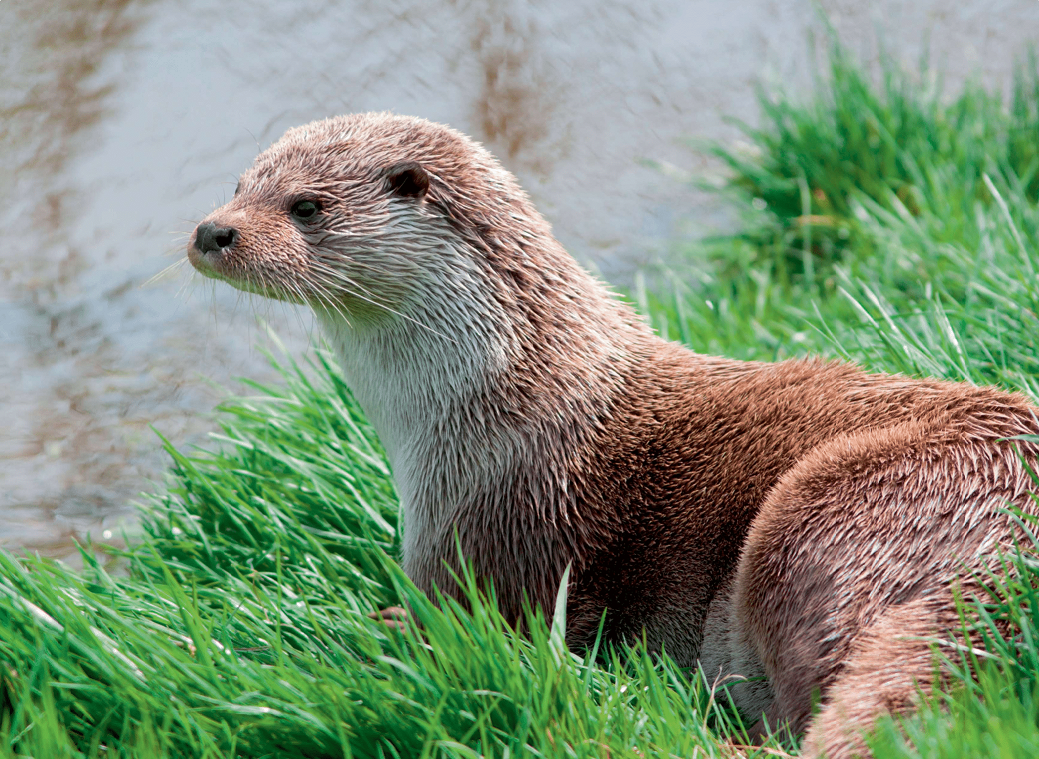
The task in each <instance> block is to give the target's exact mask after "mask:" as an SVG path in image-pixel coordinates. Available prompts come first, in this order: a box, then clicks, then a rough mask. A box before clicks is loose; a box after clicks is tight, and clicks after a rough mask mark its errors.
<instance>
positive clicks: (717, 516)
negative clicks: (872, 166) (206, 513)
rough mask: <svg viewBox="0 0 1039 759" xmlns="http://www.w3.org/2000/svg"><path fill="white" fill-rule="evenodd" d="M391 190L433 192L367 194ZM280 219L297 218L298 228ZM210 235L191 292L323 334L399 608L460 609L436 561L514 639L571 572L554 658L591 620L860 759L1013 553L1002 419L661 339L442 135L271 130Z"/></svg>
mask: <svg viewBox="0 0 1039 759" xmlns="http://www.w3.org/2000/svg"><path fill="white" fill-rule="evenodd" d="M405 162H417V163H418V164H419V165H420V166H421V167H422V168H423V169H424V171H425V172H426V173H428V177H429V186H428V190H427V191H425V192H424V193H421V194H418V195H416V196H400V195H398V194H395V193H394V192H393V190H392V188H391V187H389V186H388V184H387V181H386V176H387V171H388V170H390V169H392V168H393V167H394V166H398V165H401V164H402V163H405ZM301 199H314V200H317V201H318V202H320V204H321V207H322V210H321V213H320V214H319V216H318V218H316V219H313V220H309V221H308V222H306V223H304V222H302V221H300V220H298V219H296V218H293V216H292V215H291V213H290V210H291V208H292V206H293V204H294V203H296V202H298V201H299V200H301ZM206 221H211V222H213V223H215V224H218V225H220V226H227V227H233V228H235V229H236V230H237V231H238V234H239V237H238V240H237V242H236V243H235V245H234V246H233V247H232V248H229V249H228V250H226V251H223V252H221V253H220V254H219V255H214V254H212V253H210V254H202V253H201V252H200V251H199V250H198V249H197V248H195V247H194V246H193V244H192V245H191V246H189V256H190V257H191V258H192V262H193V263H194V264H195V265H196V266H197V267H198V268H199V269H200V270H201V271H203V272H204V273H206V274H208V275H210V276H216V277H219V278H221V279H225V280H227V281H229V282H231V283H232V284H235V285H236V286H238V287H242V288H243V289H251V290H260V291H262V292H265V293H267V294H270V295H272V296H276V297H282V298H285V299H289V300H293V301H296V302H306V303H309V304H310V305H311V306H312V307H313V308H314V310H315V312H316V313H317V316H318V318H319V319H320V321H321V322H322V324H323V325H324V329H325V332H326V335H327V337H328V339H329V341H330V342H331V344H332V345H333V346H334V347H335V348H336V350H337V352H338V355H339V357H340V360H341V362H342V366H343V371H344V372H345V374H346V377H347V380H348V382H349V383H350V386H351V388H352V389H353V391H354V392H355V394H356V396H357V399H358V401H359V402H360V403H361V405H362V406H363V407H364V409H365V411H366V413H367V414H368V415H369V417H370V419H371V421H372V423H373V425H374V427H375V429H376V430H377V431H378V432H379V435H380V437H381V439H382V441H383V443H384V445H385V447H386V450H387V453H388V455H389V457H390V461H391V463H392V466H393V470H394V475H395V479H396V482H397V487H398V492H399V495H400V499H401V504H402V509H403V521H404V548H403V557H402V559H403V565H404V568H405V570H406V571H407V573H408V574H409V576H410V577H411V578H412V579H413V580H414V581H415V583H416V584H417V585H418V586H419V587H421V588H423V589H424V590H426V591H427V592H428V591H431V590H432V588H433V587H434V585H435V586H437V587H439V588H440V589H441V590H443V591H445V592H447V593H449V594H451V593H454V592H455V591H456V588H455V585H454V583H453V581H452V579H451V571H452V570H456V569H457V557H456V543H455V536H456V535H457V539H458V541H459V542H460V545H461V549H462V552H463V553H464V555H465V557H466V558H467V559H468V560H470V561H472V563H473V565H474V567H475V569H476V571H477V572H478V573H479V574H481V575H482V576H484V577H486V578H488V579H490V580H492V581H493V583H494V587H495V590H496V593H497V596H498V599H499V603H500V605H501V607H502V610H503V611H504V612H505V613H506V614H507V615H509V616H510V617H511V618H514V619H515V618H518V617H519V615H520V613H521V609H522V603H523V599H524V597H526V598H529V599H530V600H531V601H532V602H534V603H538V604H541V605H542V606H543V607H545V608H551V599H552V597H553V595H554V593H555V590H556V587H557V585H558V582H559V580H560V578H561V576H562V573H563V570H564V568H565V567H566V566H567V565H568V564H569V565H572V568H573V569H572V574H571V578H572V579H571V587H570V595H569V602H568V607H567V634H568V639H569V641H570V642H571V644H573V645H580V644H582V643H584V642H587V641H588V640H589V639H590V638H591V637H592V636H593V635H594V632H595V630H596V629H597V627H598V625H599V622H600V619H601V615H602V612H603V610H604V609H606V610H607V615H606V633H607V635H608V636H609V637H610V638H612V639H625V638H627V639H630V638H632V637H634V636H637V635H640V634H642V633H643V632H644V633H645V635H646V638H647V640H648V641H649V643H650V644H651V645H652V646H654V647H655V648H657V649H660V648H665V649H666V650H667V652H668V653H669V654H670V655H671V656H672V657H673V658H675V659H676V660H677V661H678V662H679V663H681V664H685V665H689V666H692V665H695V664H696V663H697V662H700V663H701V664H702V665H703V666H704V668H705V670H707V671H708V673H709V675H711V676H713V675H714V674H715V673H717V672H721V673H722V674H725V675H741V676H747V677H751V678H754V677H760V678H761V679H759V680H758V681H751V682H749V683H747V684H746V685H743V686H741V687H737V688H735V689H734V694H735V697H736V699H737V701H738V702H739V704H740V706H741V708H743V709H744V710H745V711H746V712H747V713H748V714H754V715H758V714H761V713H762V712H764V714H765V717H766V719H767V722H768V724H770V725H773V726H775V725H779V724H782V723H787V724H789V725H790V726H791V728H792V729H793V730H795V731H799V730H801V729H804V728H806V727H807V729H808V735H807V737H806V743H805V746H806V751H808V752H809V753H812V754H813V755H817V754H819V753H820V752H823V751H825V752H826V753H827V755H828V756H831V757H842V756H850V755H852V754H853V753H854V752H856V751H858V750H860V749H861V746H862V743H861V739H860V737H859V734H858V733H859V731H861V730H862V729H864V728H867V727H868V726H869V724H870V723H871V721H872V720H873V719H874V718H875V716H876V715H877V714H879V713H882V712H884V711H898V710H902V709H905V708H908V706H909V705H910V704H911V702H912V698H913V696H914V694H915V693H916V692H917V690H916V689H917V687H921V688H924V689H926V688H927V687H928V686H929V685H930V681H931V675H932V672H933V667H932V665H933V657H932V654H931V647H930V644H929V642H928V640H929V639H930V638H932V637H933V636H940V635H948V634H950V631H951V629H952V628H953V627H954V626H955V621H956V617H955V607H954V603H953V592H952V586H953V584H954V583H959V584H960V585H962V586H964V587H966V588H967V589H969V584H970V572H971V571H972V570H975V569H978V568H979V567H981V566H982V565H983V563H984V562H986V561H988V557H989V556H991V555H992V553H993V552H994V551H995V550H996V549H998V548H999V547H1000V546H1005V545H1008V544H1009V542H1010V541H1011V540H1012V538H1013V534H1014V532H1013V526H1012V522H1011V520H1010V519H1009V518H1008V517H1007V516H1006V515H1005V513H1003V512H1002V511H1001V510H1000V509H1001V508H1002V507H1004V506H1005V505H1007V504H1008V503H1009V504H1015V505H1018V506H1020V507H1022V508H1025V509H1028V508H1029V507H1030V501H1029V499H1028V498H1027V497H1026V495H1025V494H1026V490H1027V485H1028V479H1027V477H1026V474H1025V472H1024V470H1023V468H1022V466H1021V464H1020V462H1019V460H1018V458H1017V455H1016V453H1015V452H1014V450H1013V448H1012V446H1011V444H1010V443H1007V442H1002V439H1004V438H1007V437H1012V436H1015V435H1020V434H1027V433H1031V434H1035V433H1037V432H1039V423H1037V422H1036V409H1035V408H1034V407H1032V406H1030V405H1029V404H1028V403H1027V402H1026V401H1025V400H1024V399H1023V398H1022V397H1020V396H1016V395H1012V394H1007V393H1003V392H1000V391H998V390H994V389H990V388H975V387H971V386H967V385H961V384H952V383H943V382H935V381H919V380H910V379H906V378H903V377H894V376H884V375H868V374H865V373H863V372H862V371H860V370H858V369H856V368H854V367H852V366H848V365H845V364H839V363H826V362H821V361H812V360H809V361H790V362H784V363H778V364H762V363H745V362H738V361H730V360H726V359H721V358H714V357H708V356H700V355H697V354H694V353H692V352H690V351H688V350H685V349H684V348H682V347H680V346H677V345H675V344H671V343H667V342H665V341H663V340H660V339H659V338H657V337H656V336H654V335H653V334H652V333H651V331H650V330H649V329H648V328H647V327H646V326H645V325H644V324H643V323H642V322H641V321H640V320H639V319H638V318H637V317H636V315H635V314H634V313H633V312H632V310H631V309H630V308H629V307H627V306H626V305H624V304H622V303H620V302H619V301H617V300H616V299H615V298H614V297H612V296H611V295H610V294H609V293H608V292H607V291H606V290H605V288H603V287H602V286H601V285H600V284H599V283H597V282H596V281H595V280H593V279H592V278H591V277H590V276H588V275H587V274H586V273H585V272H583V271H582V270H581V269H580V268H579V267H578V266H577V264H576V263H575V262H574V261H573V259H571V258H570V257H569V255H567V253H566V252H565V251H564V250H563V249H562V247H561V246H560V245H559V243H558V242H556V240H555V239H554V238H553V237H552V234H551V231H550V229H549V226H548V224H547V223H546V222H545V221H544V219H543V218H542V217H541V216H540V215H539V214H538V213H537V211H536V210H535V209H534V208H533V206H532V205H531V203H530V201H529V200H528V198H527V197H526V195H525V194H524V193H523V191H522V190H521V189H520V188H519V186H518V185H517V184H516V182H515V180H514V178H513V177H512V176H511V175H510V174H509V173H508V172H507V171H505V170H504V169H503V168H502V167H501V166H500V165H499V164H498V163H497V162H496V161H495V160H494V159H493V157H491V156H490V154H489V153H487V152H486V151H485V150H484V149H483V148H481V147H480V146H479V145H477V144H476V143H474V142H472V141H471V140H469V139H468V138H466V137H465V136H464V135H461V134H459V133H458V132H455V131H453V130H450V129H448V128H446V127H443V126H439V125H436V124H432V123H430V122H427V121H423V120H420V119H412V118H405V117H398V116H392V115H389V114H363V115H357V116H345V117H338V118H334V119H328V120H325V121H321V122H315V123H313V124H309V125H307V126H303V127H299V128H297V129H293V130H290V131H289V132H288V133H287V134H286V135H285V136H284V137H283V138H282V139H281V140H280V141H279V142H277V143H276V144H275V145H273V146H272V147H271V148H270V149H269V150H267V151H266V152H265V153H263V154H262V155H261V156H260V157H259V158H258V159H257V160H256V163H255V165H254V166H253V167H252V168H251V169H250V170H249V171H247V172H246V173H245V174H244V175H243V176H242V178H241V182H240V185H239V190H238V192H237V193H236V195H235V197H234V198H233V199H232V200H231V202H230V203H228V204H227V205H226V206H224V207H223V208H221V209H218V210H217V211H215V212H214V213H213V214H211V215H210V216H209V217H208V218H207V219H206ZM1021 448H1022V450H1024V451H1025V453H1026V454H1027V455H1029V456H1033V457H1034V455H1035V453H1036V450H1035V448H1034V446H1030V445H1021ZM957 578H966V579H959V580H958V579H957ZM816 691H821V694H822V711H821V712H820V713H819V714H818V715H817V716H816V717H815V718H814V719H812V718H811V704H812V696H813V692H816Z"/></svg>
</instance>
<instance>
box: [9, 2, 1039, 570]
mask: <svg viewBox="0 0 1039 759" xmlns="http://www.w3.org/2000/svg"><path fill="white" fill-rule="evenodd" d="M864 5H869V4H860V3H851V2H824V3H823V6H824V9H825V11H826V12H827V13H828V14H829V15H830V17H831V18H832V20H833V21H834V23H835V25H836V27H837V28H838V30H839V31H840V33H841V34H842V35H843V36H844V38H845V39H846V40H847V41H848V42H849V44H851V45H852V46H853V48H855V49H858V50H860V51H861V52H862V53H863V55H864V56H865V57H867V58H869V57H870V56H871V55H874V51H875V43H874V42H873V40H874V39H875V37H874V29H875V27H876V26H877V25H878V24H879V25H880V26H881V27H883V28H885V29H886V30H888V31H887V32H886V34H887V42H888V47H889V49H892V50H895V51H898V54H899V55H900V56H902V57H903V58H904V59H906V60H907V61H912V60H915V58H916V56H917V55H918V53H919V50H920V43H921V41H922V40H923V39H924V38H925V36H927V35H928V34H929V35H930V39H931V48H932V50H933V57H934V58H936V59H937V60H940V61H942V64H943V66H944V67H945V68H946V70H947V71H949V79H951V80H952V81H956V80H957V79H958V78H962V77H963V76H964V75H965V74H967V73H968V72H971V71H973V70H976V69H977V70H979V71H980V72H981V74H982V76H984V77H985V78H986V79H988V80H989V81H990V82H992V83H994V84H1000V83H1002V82H1005V80H1006V78H1007V74H1008V71H1009V69H1010V62H1011V60H1012V57H1013V54H1014V53H1015V52H1020V51H1021V50H1023V49H1024V46H1025V44H1026V43H1027V42H1029V41H1030V40H1031V39H1032V38H1034V36H1035V35H1036V33H1037V32H1039V3H1035V2H1034V0H1031V1H1029V2H1023V1H1022V2H991V0H990V1H989V2H965V3H959V4H957V5H956V7H955V8H954V9H952V10H950V9H949V8H947V7H946V6H947V5H948V4H946V3H941V2H937V0H936V1H935V2H930V1H928V2H920V3H915V4H905V3H899V2H894V0H887V1H885V2H880V3H874V4H872V5H870V6H869V7H868V8H866V7H861V6H864ZM904 6H909V7H904ZM813 26H815V27H817V26H818V17H817V15H816V11H815V9H814V8H813V4H812V3H811V2H810V1H809V0H746V2H743V3H730V2H728V1H727V0H691V1H687V2H681V1H679V0H645V1H644V2H638V3H635V2H630V3H622V2H616V1H614V0H571V1H570V2H566V3H559V2H518V1H514V0H471V1H469V2H465V1H463V0H454V1H452V0H434V1H432V2H426V3H419V2H401V1H400V0H379V1H378V2H376V1H374V0H372V1H368V0H357V1H356V2H324V3H322V2H314V3H308V4H306V5H303V4H296V3H285V2H272V1H271V0H249V1H248V2H246V0H219V1H217V0H181V1H179V2H172V0H139V1H138V2H129V1H128V0H94V1H93V2H91V1H89V0H6V2H0V60H2V61H3V64H4V65H3V69H2V74H0V356H2V359H0V393H2V395H0V410H2V416H0V545H2V546H6V547H8V548H17V547H27V548H31V549H36V550H40V551H42V552H46V553H49V554H52V555H58V556H67V555H70V551H71V549H70V546H71V542H70V541H71V540H72V539H73V538H82V537H84V536H85V535H87V534H90V535H91V536H92V537H93V538H94V539H95V540H96V541H100V542H107V541H112V542H118V540H119V537H120V533H121V530H122V529H124V528H127V527H128V528H129V529H130V530H131V531H132V529H133V513H134V512H133V506H132V501H133V500H134V498H135V497H136V496H137V494H138V493H140V492H141V491H154V490H156V489H160V488H162V487H163V476H164V474H163V473H164V470H165V468H166V465H167V460H166V456H165V454H164V453H163V452H162V449H161V446H160V442H159V440H158V438H157V436H156V434H155V432H154V431H153V430H152V428H153V427H154V428H155V429H156V430H158V431H160V432H161V433H162V434H163V435H165V436H166V437H168V438H169V439H170V440H171V441H172V442H173V443H174V444H176V445H178V446H186V445H189V444H193V443H200V442H204V441H205V436H206V433H207V432H208V431H210V430H212V429H213V427H214V424H213V420H212V417H211V416H210V413H209V412H210V410H211V409H212V407H213V406H214V405H215V404H216V403H217V402H218V401H219V400H220V398H221V397H222V396H223V395H224V394H225V392H226V391H225V390H222V389H220V386H224V387H233V378H234V377H236V376H248V377H252V378H256V379H260V380H268V379H272V378H273V375H272V371H271V370H270V368H269V367H268V366H267V363H266V359H265V358H264V357H263V355H262V354H261V352H260V350H259V349H258V347H257V346H264V345H268V344H269V340H268V339H267V337H266V333H265V332H264V330H263V329H261V328H260V327H259V326H258V324H257V320H258V319H261V320H262V321H264V322H266V323H268V324H269V325H270V326H271V328H272V329H273V330H274V331H275V332H276V333H277V334H278V335H279V336H280V337H281V339H282V340H283V341H284V342H285V343H286V345H287V346H288V349H289V350H290V351H291V352H292V353H295V354H300V353H303V352H304V351H306V350H307V346H308V345H309V344H310V343H311V339H312V333H313V325H312V324H311V321H310V318H309V316H308V315H307V314H306V313H305V312H303V311H300V310H297V309H294V308H293V307H287V306H280V305H275V304H269V303H265V302H258V301H256V300H253V299H250V298H248V297H245V296H240V295H239V294H237V293H235V292H233V291H232V290H231V289H230V288H227V287H214V286H212V284H211V283H208V282H203V281H200V280H199V279H198V278H197V277H192V275H191V274H190V272H189V271H188V270H187V267H179V268H178V269H177V270H176V271H174V272H172V273H171V274H169V275H167V276H165V277H163V278H160V279H159V280H158V281H156V282H153V283H151V284H146V283H148V282H149V280H151V279H152V278H153V277H154V275H156V274H157V273H158V272H160V271H161V270H163V269H164V268H166V267H167V266H169V265H170V264H173V263H175V262H176V261H177V260H178V258H180V257H182V249H183V245H184V242H185V240H186V237H187V234H188V233H189V232H190V230H191V228H192V226H193V224H194V222H195V221H197V220H198V219H199V218H200V217H201V216H203V215H204V214H205V213H206V212H207V211H208V210H209V209H211V208H213V207H214V206H216V205H219V204H220V203H222V202H223V201H224V200H225V199H226V198H227V197H228V196H229V195H230V193H231V192H232V190H233V187H234V182H235V177H236V175H237V173H238V172H240V171H241V170H242V169H243V168H245V167H246V166H248V164H249V163H250V161H251V160H252V158H253V156H255V154H256V153H257V152H258V151H259V150H260V149H261V148H262V147H264V146H266V145H268V144H269V143H270V142H271V141H273V140H274V139H276V138H277V137H278V136H279V135H280V134H281V133H282V132H283V131H284V130H285V129H286V128H287V127H289V126H292V125H295V124H299V123H303V122H306V121H309V120H311V119H315V118H321V117H324V116H328V115H332V114H336V113H342V112H349V111H361V110H376V109H378V110H384V109H385V110H394V111H397V112H402V113H410V114H416V115H422V116H426V117H428V118H431V119H434V120H438V121H444V122H447V123H450V124H452V125H454V126H457V127H459V128H461V129H462V130H464V131H466V132H468V133H470V134H472V135H474V136H475V137H477V138H478V139H480V140H482V141H484V142H485V143H487V144H488V146H489V147H490V148H491V149H492V150H493V151H494V152H495V153H496V154H498V155H499V156H500V157H501V158H502V160H503V162H504V163H505V164H506V165H507V166H508V167H509V168H510V169H512V170H513V171H514V172H516V173H517V175H518V176H519V177H520V180H521V182H522V183H523V184H524V186H525V187H526V188H527V189H528V191H529V192H530V193H531V195H532V196H533V197H534V200H535V202H536V203H537V204H538V206H539V207H540V208H541V210H542V211H543V212H544V213H545V215H546V216H547V217H548V218H549V219H550V221H551V222H552V223H553V225H554V228H555V230H556V233H557V234H558V236H559V237H560V239H561V240H562V241H563V243H564V244H565V245H567V247H568V248H569V249H570V250H571V251H572V252H573V253H574V254H575V255H577V257H578V258H580V259H581V260H583V261H585V262H587V263H589V264H590V265H592V266H594V267H596V268H598V269H599V270H600V271H601V272H602V273H603V274H604V275H605V276H606V277H607V278H609V279H613V280H614V281H619V282H625V281H627V280H629V279H630V277H631V274H632V272H633V271H634V270H636V269H637V268H638V267H639V266H642V265H644V264H646V263H647V262H651V261H654V260H656V259H657V258H659V257H661V256H666V255H667V252H668V251H669V250H671V249H672V248H673V243H674V240H675V239H676V238H678V237H683V236H696V235H697V234H700V233H702V232H703V231H705V230H706V229H710V228H711V227H712V226H714V225H716V224H718V223H720V222H719V219H721V218H722V217H721V216H720V215H719V212H718V209H717V207H716V205H713V204H712V203H711V202H710V201H708V200H706V199H705V197H704V196H703V195H701V194H698V193H696V192H694V191H692V190H691V189H689V187H688V186H687V185H686V184H684V183H683V182H682V181H680V179H679V177H681V176H691V175H695V176H705V175H709V174H710V173H711V172H712V171H714V170H715V169H714V167H712V166H711V165H710V164H709V162H707V161H706V160H705V159H704V157H703V156H702V155H700V154H698V153H696V152H695V151H693V150H690V149H689V148H688V147H687V146H686V145H684V144H683V141H682V138H683V137H692V138H719V139H732V138H734V137H735V136H736V132H735V130H734V129H733V128H732V127H731V126H728V125H726V123H725V120H724V117H725V116H726V115H729V116H736V117H739V118H743V119H748V120H751V121H753V119H754V116H755V112H756V107H755V103H754V96H753V88H754V86H755V85H756V84H757V83H760V82H765V83H772V84H777V83H778V84H783V85H787V86H794V87H796V86H799V85H800V84H803V83H804V81H805V80H806V77H805V71H806V70H807V66H806V59H807V54H806V51H807V46H806V44H805V38H806V31H807V30H808V29H809V28H811V27H813ZM646 159H651V160H655V161H660V162H664V163H666V164H668V165H670V166H671V167H672V168H673V170H672V171H670V172H663V173H662V172H660V171H659V170H657V169H654V168H650V167H649V166H648V165H647V163H646Z"/></svg>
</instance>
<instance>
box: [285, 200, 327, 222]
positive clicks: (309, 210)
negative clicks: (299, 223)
mask: <svg viewBox="0 0 1039 759" xmlns="http://www.w3.org/2000/svg"><path fill="white" fill-rule="evenodd" d="M320 210H321V206H319V205H318V204H317V203H315V202H314V201H313V200H301V201H300V202H299V203H297V204H296V205H294V206H293V207H292V215H293V216H295V217H296V218H297V219H303V220H306V219H312V218H314V215H315V214H316V213H317V212H318V211H320Z"/></svg>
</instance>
